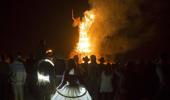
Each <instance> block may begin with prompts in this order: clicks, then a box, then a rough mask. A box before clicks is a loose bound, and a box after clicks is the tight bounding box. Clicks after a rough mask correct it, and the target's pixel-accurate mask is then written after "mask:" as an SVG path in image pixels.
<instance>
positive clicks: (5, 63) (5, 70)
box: [0, 54, 10, 100]
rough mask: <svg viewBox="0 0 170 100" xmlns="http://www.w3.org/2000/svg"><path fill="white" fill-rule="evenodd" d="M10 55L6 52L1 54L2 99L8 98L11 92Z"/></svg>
mask: <svg viewBox="0 0 170 100" xmlns="http://www.w3.org/2000/svg"><path fill="white" fill-rule="evenodd" d="M9 60H10V59H9V57H8V56H7V55H6V54H2V55H1V61H0V99H1V100H8V97H9V94H10V93H9V92H10V68H9Z"/></svg>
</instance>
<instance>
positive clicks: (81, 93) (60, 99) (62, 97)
mask: <svg viewBox="0 0 170 100" xmlns="http://www.w3.org/2000/svg"><path fill="white" fill-rule="evenodd" d="M51 100H92V99H91V96H90V95H89V93H88V91H87V90H86V88H85V87H83V86H77V87H73V86H69V85H68V84H66V85H65V86H63V88H61V89H57V90H56V93H55V94H54V95H53V96H52V98H51Z"/></svg>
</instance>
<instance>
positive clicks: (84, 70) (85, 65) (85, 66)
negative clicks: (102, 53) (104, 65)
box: [80, 56, 90, 89]
mask: <svg viewBox="0 0 170 100" xmlns="http://www.w3.org/2000/svg"><path fill="white" fill-rule="evenodd" d="M89 61H90V59H89V58H88V56H85V57H83V63H82V64H81V66H80V67H81V69H82V83H83V84H84V85H85V86H86V88H87V89H88V88H89V87H88V82H89V81H88V74H89V72H88V67H89V64H88V63H89Z"/></svg>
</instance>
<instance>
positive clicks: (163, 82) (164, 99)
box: [157, 54, 170, 100]
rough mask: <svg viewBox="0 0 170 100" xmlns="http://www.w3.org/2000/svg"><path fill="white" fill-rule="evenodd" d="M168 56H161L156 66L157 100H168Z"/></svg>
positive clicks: (169, 67)
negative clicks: (157, 79)
mask: <svg viewBox="0 0 170 100" xmlns="http://www.w3.org/2000/svg"><path fill="white" fill-rule="evenodd" d="M168 59H169V58H168V55H167V54H162V55H161V56H160V61H159V63H158V66H157V74H158V77H159V81H160V90H159V93H158V100H170V77H169V76H170V64H169V63H168Z"/></svg>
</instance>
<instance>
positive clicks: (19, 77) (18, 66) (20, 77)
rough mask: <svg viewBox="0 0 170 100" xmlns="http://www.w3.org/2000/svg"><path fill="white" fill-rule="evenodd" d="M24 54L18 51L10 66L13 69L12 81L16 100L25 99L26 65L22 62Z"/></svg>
mask: <svg viewBox="0 0 170 100" xmlns="http://www.w3.org/2000/svg"><path fill="white" fill-rule="evenodd" d="M22 61H23V60H22V55H21V54H20V53H17V55H16V57H15V58H14V61H13V62H12V63H11V65H10V68H11V71H12V76H11V81H12V87H13V92H14V96H15V100H24V84H25V81H26V71H25V66H24V64H23V62H22Z"/></svg>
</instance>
